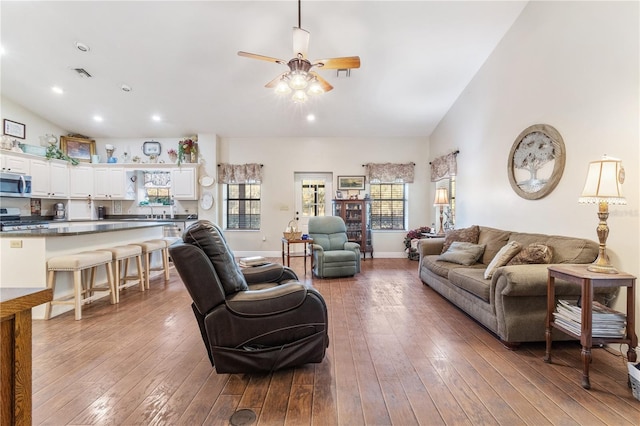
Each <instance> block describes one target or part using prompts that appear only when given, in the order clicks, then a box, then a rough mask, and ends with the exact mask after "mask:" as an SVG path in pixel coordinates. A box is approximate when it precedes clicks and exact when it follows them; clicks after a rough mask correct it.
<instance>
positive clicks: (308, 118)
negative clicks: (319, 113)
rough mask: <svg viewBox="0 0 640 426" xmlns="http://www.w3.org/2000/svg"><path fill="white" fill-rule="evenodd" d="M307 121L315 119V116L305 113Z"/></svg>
mask: <svg viewBox="0 0 640 426" xmlns="http://www.w3.org/2000/svg"><path fill="white" fill-rule="evenodd" d="M307 121H308V122H312V121H316V116H315V115H313V114H309V115H307Z"/></svg>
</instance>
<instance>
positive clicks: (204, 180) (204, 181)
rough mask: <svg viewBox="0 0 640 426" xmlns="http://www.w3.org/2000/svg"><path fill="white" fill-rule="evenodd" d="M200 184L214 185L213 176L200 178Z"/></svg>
mask: <svg viewBox="0 0 640 426" xmlns="http://www.w3.org/2000/svg"><path fill="white" fill-rule="evenodd" d="M200 185H202V186H211V185H213V178H212V177H211V176H202V177H201V178H200Z"/></svg>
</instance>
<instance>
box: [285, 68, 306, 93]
mask: <svg viewBox="0 0 640 426" xmlns="http://www.w3.org/2000/svg"><path fill="white" fill-rule="evenodd" d="M289 74H290V75H291V78H290V79H289V87H291V88H292V89H293V90H302V89H304V88H306V87H307V85H308V84H309V74H307V73H306V72H305V71H291V72H290V73H289Z"/></svg>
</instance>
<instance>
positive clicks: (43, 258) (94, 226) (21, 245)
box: [0, 221, 165, 319]
mask: <svg viewBox="0 0 640 426" xmlns="http://www.w3.org/2000/svg"><path fill="white" fill-rule="evenodd" d="M63 225H64V226H61V227H55V228H53V227H52V228H49V229H34V230H19V231H8V232H1V233H0V263H1V264H2V268H1V269H0V288H1V287H3V286H4V284H5V283H7V284H9V283H10V284H11V287H16V288H43V289H44V288H46V283H47V261H48V259H50V258H52V257H54V256H64V255H68V254H73V253H79V252H83V251H90V250H101V249H106V248H109V247H114V246H120V245H123V244H132V243H135V242H140V241H146V240H151V239H160V238H163V235H164V233H163V229H164V225H165V224H164V223H162V222H156V221H149V222H147V221H131V222H126V221H119V222H106V223H100V222H95V221H94V222H77V223H74V222H68V223H65V224H63ZM103 275H104V274H102V275H98V276H97V277H96V280H97V281H98V282H103V281H104V280H105V279H106V277H105V276H103ZM72 293H73V281H72V280H71V279H70V277H61V279H60V280H59V281H58V282H57V284H56V289H55V294H54V295H53V297H54V299H55V298H58V297H61V296H62V297H64V296H66V295H70V294H72ZM70 309H72V307H69V306H54V309H53V312H52V316H56V315H60V314H61V313H63V312H66V311H68V310H70ZM44 312H45V311H44V306H38V307H36V308H34V309H33V312H32V314H33V318H34V319H43V318H44Z"/></svg>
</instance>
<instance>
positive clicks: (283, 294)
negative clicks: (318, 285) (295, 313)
mask: <svg viewBox="0 0 640 426" xmlns="http://www.w3.org/2000/svg"><path fill="white" fill-rule="evenodd" d="M306 297H307V286H306V285H304V284H301V283H299V282H297V281H296V282H291V283H286V284H282V285H279V286H276V287H271V288H266V289H262V290H246V291H240V292H238V293H235V294H234V295H232V296H230V297H228V298H227V300H226V304H227V308H228V309H229V310H230V311H231V312H233V313H235V314H238V315H245V316H263V315H274V314H278V313H280V312H286V311H289V310H291V309H295V308H297V307H298V306H300V305H302V303H303V302H304V300H305V298H306Z"/></svg>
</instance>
